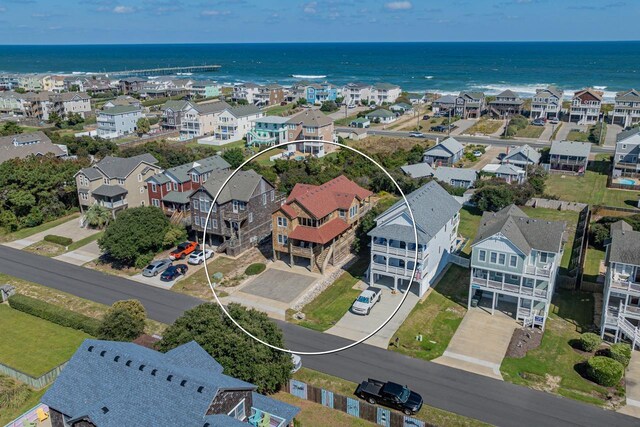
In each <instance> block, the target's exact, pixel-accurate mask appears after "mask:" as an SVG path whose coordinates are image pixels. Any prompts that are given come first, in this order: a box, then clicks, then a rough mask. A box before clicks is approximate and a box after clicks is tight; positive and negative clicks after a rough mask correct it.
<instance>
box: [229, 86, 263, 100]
mask: <svg viewBox="0 0 640 427" xmlns="http://www.w3.org/2000/svg"><path fill="white" fill-rule="evenodd" d="M259 88H260V85H258V84H255V83H251V82H246V83H238V84H235V85H234V86H233V93H232V94H231V99H232V100H233V101H235V102H238V101H247V103H248V104H253V103H254V102H255V96H256V95H257V94H258V89H259Z"/></svg>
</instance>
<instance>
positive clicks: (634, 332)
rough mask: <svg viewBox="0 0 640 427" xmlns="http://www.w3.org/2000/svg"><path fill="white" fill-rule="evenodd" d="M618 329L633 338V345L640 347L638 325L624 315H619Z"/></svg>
mask: <svg viewBox="0 0 640 427" xmlns="http://www.w3.org/2000/svg"><path fill="white" fill-rule="evenodd" d="M618 329H619V330H620V331H622V333H623V334H625V335H626V336H627V338H629V339H630V340H631V342H632V343H633V346H632V347H636V346H638V347H640V332H638V327H637V326H634V325H633V324H632V323H631V322H629V321H628V320H627V319H625V318H624V317H618Z"/></svg>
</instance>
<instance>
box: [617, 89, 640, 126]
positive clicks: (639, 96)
mask: <svg viewBox="0 0 640 427" xmlns="http://www.w3.org/2000/svg"><path fill="white" fill-rule="evenodd" d="M611 122H612V123H614V124H619V125H620V126H622V127H623V128H627V127H630V126H634V125H636V124H638V123H640V92H638V91H637V90H635V89H631V90H628V91H625V92H619V93H618V94H617V95H616V99H615V105H614V107H613V116H612V117H611Z"/></svg>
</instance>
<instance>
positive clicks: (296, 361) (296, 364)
mask: <svg viewBox="0 0 640 427" xmlns="http://www.w3.org/2000/svg"><path fill="white" fill-rule="evenodd" d="M291 362H292V363H293V369H292V370H291V373H292V374H295V373H296V372H298V371H299V370H300V368H302V357H300V356H298V355H297V354H293V353H292V354H291Z"/></svg>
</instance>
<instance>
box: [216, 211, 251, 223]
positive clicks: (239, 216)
mask: <svg viewBox="0 0 640 427" xmlns="http://www.w3.org/2000/svg"><path fill="white" fill-rule="evenodd" d="M248 215H249V213H248V211H247V210H239V211H237V212H234V211H224V212H223V213H222V218H223V219H225V220H228V221H243V220H245V219H246V218H247V216H248Z"/></svg>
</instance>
